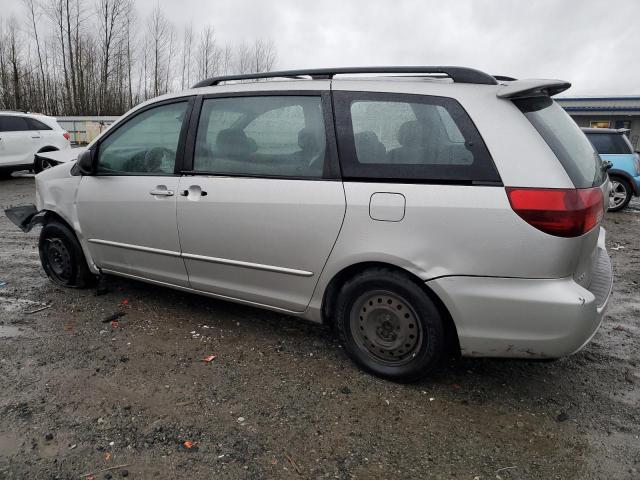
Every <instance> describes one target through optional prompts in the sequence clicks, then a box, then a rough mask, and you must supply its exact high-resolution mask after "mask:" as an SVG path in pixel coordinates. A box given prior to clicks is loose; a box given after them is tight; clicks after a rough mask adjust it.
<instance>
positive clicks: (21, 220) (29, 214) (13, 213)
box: [4, 205, 47, 233]
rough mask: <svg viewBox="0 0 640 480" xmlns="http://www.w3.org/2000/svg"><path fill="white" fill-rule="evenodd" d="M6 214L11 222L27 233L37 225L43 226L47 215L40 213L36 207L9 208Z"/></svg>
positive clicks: (44, 212) (43, 212)
mask: <svg viewBox="0 0 640 480" xmlns="http://www.w3.org/2000/svg"><path fill="white" fill-rule="evenodd" d="M4 213H5V215H6V216H7V218H8V219H9V220H11V221H12V222H13V223H15V224H16V225H17V226H18V228H19V229H20V230H22V231H23V232H25V233H27V232H30V231H31V229H32V228H33V227H35V226H36V225H42V224H43V223H44V221H45V217H46V215H47V212H46V211H38V209H37V208H36V206H35V205H21V206H19V207H13V208H8V209H6V210H5V211H4Z"/></svg>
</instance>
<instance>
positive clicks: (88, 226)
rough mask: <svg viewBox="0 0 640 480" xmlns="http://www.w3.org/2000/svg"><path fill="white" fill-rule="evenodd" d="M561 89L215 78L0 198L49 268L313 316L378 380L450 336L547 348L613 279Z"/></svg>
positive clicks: (576, 335) (580, 329)
mask: <svg viewBox="0 0 640 480" xmlns="http://www.w3.org/2000/svg"><path fill="white" fill-rule="evenodd" d="M267 79H268V80H277V81H266V80H267ZM256 80H258V81H256ZM569 86H570V84H569V83H567V82H563V81H558V80H515V79H512V78H506V77H493V76H491V75H488V74H486V73H483V72H480V71H477V70H474V69H470V68H461V67H376V68H343V69H319V70H301V71H287V72H270V73H266V74H256V75H240V76H233V77H217V78H212V79H208V80H205V81H202V82H200V83H199V84H197V85H196V86H195V87H194V88H192V89H191V90H188V91H184V92H181V93H177V94H168V95H164V96H162V97H159V98H155V99H153V100H150V101H148V102H145V103H143V104H142V105H140V106H138V107H136V108H134V109H133V110H131V111H130V112H128V113H127V114H125V115H124V116H123V117H122V118H121V119H120V120H119V121H117V122H116V123H115V124H114V125H113V126H112V127H111V128H110V129H109V130H108V131H106V132H105V133H103V134H102V135H101V136H100V137H99V138H97V139H96V140H95V141H94V142H93V143H91V144H90V145H89V146H88V148H87V149H86V150H85V151H83V152H82V153H81V154H80V156H79V158H78V160H77V161H73V162H68V163H65V164H62V165H59V166H57V167H55V168H52V169H50V170H47V171H45V172H43V173H41V174H39V175H38V176H37V177H36V192H37V195H36V198H37V205H35V206H26V207H17V208H14V209H10V210H8V211H7V215H8V216H9V217H10V218H12V219H13V220H14V222H15V223H17V224H19V225H20V226H21V227H22V228H23V229H24V230H28V229H30V228H31V227H32V226H33V225H35V224H42V225H43V228H42V230H41V234H40V243H39V247H40V256H41V260H42V265H43V267H44V270H45V271H46V273H47V274H48V275H49V277H50V278H51V279H52V280H53V281H54V282H55V283H57V284H60V285H63V286H67V287H84V286H87V285H90V284H91V283H92V282H93V281H94V280H95V278H96V277H97V276H99V275H101V274H109V275H117V276H121V277H126V278H131V279H137V280H141V281H145V282H150V283H153V284H156V285H160V286H165V287H171V288H175V289H179V290H184V291H188V292H194V293H199V294H202V295H207V296H211V297H215V298H220V299H224V300H230V301H234V302H240V303H244V304H247V305H253V306H258V307H264V308H268V309H271V310H276V311H279V312H283V313H286V314H290V315H295V316H299V317H301V318H304V319H307V320H310V321H313V322H319V323H320V322H322V323H329V324H331V325H332V326H333V328H334V329H335V331H336V332H337V335H338V336H339V338H340V340H341V342H342V343H343V345H344V347H345V350H346V352H347V353H348V355H349V356H350V357H351V358H352V359H353V360H354V361H355V362H356V363H357V364H358V365H359V366H361V367H362V368H364V369H366V370H367V371H369V372H372V373H374V374H377V375H380V376H383V377H386V378H389V379H393V380H397V381H411V380H415V379H417V378H419V377H421V376H423V375H425V374H427V373H428V372H430V371H432V370H433V369H434V368H436V367H437V366H438V364H439V362H440V360H441V359H442V358H443V357H444V356H445V355H447V354H451V353H453V354H461V355H465V356H490V357H523V358H557V357H560V356H563V355H568V354H571V353H573V352H576V351H578V350H580V349H581V348H582V347H583V346H584V345H585V344H586V343H587V342H588V341H589V340H590V339H591V338H592V337H593V335H594V334H595V332H596V330H597V328H598V326H599V324H600V322H601V320H602V317H603V314H604V310H605V308H606V306H607V302H608V299H609V296H610V292H611V287H612V272H611V264H610V261H609V257H608V255H607V252H606V249H605V233H604V230H603V229H602V228H601V223H602V220H603V215H604V211H605V199H607V198H608V190H607V189H608V181H607V174H606V167H603V164H602V162H601V161H600V159H599V157H598V155H597V154H596V152H595V151H594V149H593V147H592V146H591V144H590V143H589V141H588V140H587V139H586V137H585V136H584V134H583V133H582V132H581V131H580V129H579V128H578V127H577V126H576V124H575V123H574V122H573V121H572V120H571V118H570V117H569V116H568V115H567V114H566V113H565V112H564V111H563V110H562V108H561V107H560V106H559V105H558V104H557V103H555V102H554V101H553V100H552V98H551V97H552V95H554V94H556V93H558V92H561V91H563V90H565V89H567V88H569Z"/></svg>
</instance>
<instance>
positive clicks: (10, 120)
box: [0, 115, 30, 132]
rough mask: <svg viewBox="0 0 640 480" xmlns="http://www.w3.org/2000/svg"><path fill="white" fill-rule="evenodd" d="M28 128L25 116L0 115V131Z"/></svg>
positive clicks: (24, 129)
mask: <svg viewBox="0 0 640 480" xmlns="http://www.w3.org/2000/svg"><path fill="white" fill-rule="evenodd" d="M28 130H30V128H29V125H28V124H27V120H26V119H25V117H13V116H11V115H0V132H26V131H28Z"/></svg>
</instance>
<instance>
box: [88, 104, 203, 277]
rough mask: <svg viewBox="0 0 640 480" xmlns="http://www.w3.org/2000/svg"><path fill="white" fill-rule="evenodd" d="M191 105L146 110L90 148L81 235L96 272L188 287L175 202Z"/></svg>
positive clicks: (152, 106)
mask: <svg viewBox="0 0 640 480" xmlns="http://www.w3.org/2000/svg"><path fill="white" fill-rule="evenodd" d="M191 104H192V101H191V100H189V99H186V98H180V99H174V100H171V101H168V102H164V103H162V104H155V105H151V106H149V107H147V108H145V109H143V110H140V111H138V112H136V113H134V114H133V115H132V116H131V117H130V118H128V119H127V120H125V121H124V122H123V123H120V124H119V125H118V126H116V127H114V129H113V130H111V131H110V132H109V134H108V135H107V136H105V137H104V138H103V139H102V140H101V141H100V142H99V143H98V144H97V146H94V147H92V148H97V149H98V152H97V155H98V165H97V172H96V174H95V175H91V176H83V177H82V180H81V182H80V186H79V187H78V194H77V209H78V219H79V223H80V231H81V233H82V236H83V237H84V239H85V240H86V242H87V244H88V248H89V250H90V252H91V256H92V258H93V259H94V261H95V262H96V264H97V265H98V267H100V268H101V269H103V271H106V272H107V273H118V274H124V275H128V276H133V277H139V278H143V279H148V280H153V281H157V282H162V283H169V284H173V285H179V286H188V280H187V273H186V270H185V266H184V262H183V261H182V258H181V257H180V242H179V239H178V230H177V224H176V197H177V191H178V184H179V181H180V176H179V173H177V171H178V170H179V169H180V167H179V164H180V162H181V160H182V155H183V151H184V143H185V138H186V130H187V123H188V122H187V119H188V117H189V114H190V109H191Z"/></svg>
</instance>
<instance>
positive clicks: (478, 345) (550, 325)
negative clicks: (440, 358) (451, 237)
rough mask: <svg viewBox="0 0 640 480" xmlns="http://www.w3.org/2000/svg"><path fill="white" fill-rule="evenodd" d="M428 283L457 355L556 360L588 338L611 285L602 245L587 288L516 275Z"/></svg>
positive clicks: (564, 280)
mask: <svg viewBox="0 0 640 480" xmlns="http://www.w3.org/2000/svg"><path fill="white" fill-rule="evenodd" d="M427 285H428V286H429V287H430V288H431V289H433V291H434V292H435V293H436V294H437V295H438V296H439V297H440V299H441V300H442V301H443V302H444V304H445V306H446V307H447V308H448V309H449V312H450V313H451V316H452V317H453V320H454V323H455V325H456V328H457V330H458V338H459V341H460V348H461V351H462V355H465V356H479V357H520V358H557V357H562V356H565V355H570V354H572V353H575V352H577V351H578V350H580V349H581V348H582V347H584V346H585V345H586V344H587V343H589V341H590V340H591V339H592V338H593V336H594V335H595V333H596V331H597V330H598V327H599V326H600V323H601V321H602V318H603V316H604V313H605V310H606V308H607V305H608V303H609V298H610V296H611V290H612V285H613V273H612V270H611V262H610V260H609V255H608V254H607V251H606V249H605V248H604V245H599V246H598V259H597V263H596V265H595V266H594V271H593V274H592V281H591V284H590V285H589V287H588V288H584V287H582V286H580V285H579V284H577V283H576V282H575V281H574V279H573V278H572V277H567V278H560V279H518V278H494V277H462V276H460V277H443V278H439V279H436V280H432V281H430V282H427Z"/></svg>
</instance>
